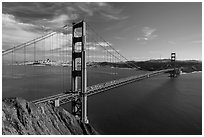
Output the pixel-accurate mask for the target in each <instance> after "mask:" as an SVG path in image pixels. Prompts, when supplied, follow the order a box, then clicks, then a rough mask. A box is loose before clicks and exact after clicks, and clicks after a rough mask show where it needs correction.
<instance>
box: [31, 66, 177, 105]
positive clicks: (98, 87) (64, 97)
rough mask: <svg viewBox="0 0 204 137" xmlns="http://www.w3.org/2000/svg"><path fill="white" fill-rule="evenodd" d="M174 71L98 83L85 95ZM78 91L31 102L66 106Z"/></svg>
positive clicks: (154, 72) (156, 72) (169, 70)
mask: <svg viewBox="0 0 204 137" xmlns="http://www.w3.org/2000/svg"><path fill="white" fill-rule="evenodd" d="M173 70H174V69H165V70H159V71H153V72H149V73H146V74H142V75H136V76H131V77H127V78H121V79H117V80H112V81H108V82H104V83H100V84H96V85H93V86H89V87H87V94H88V96H91V95H95V94H97V93H101V92H104V91H107V90H110V89H113V88H116V87H119V86H122V85H126V84H129V83H132V82H135V81H139V80H143V79H147V78H150V77H153V76H157V75H159V74H163V73H167V72H171V71H173ZM79 93H80V90H79V91H76V93H73V92H68V93H60V94H57V95H53V96H48V97H45V98H41V99H37V100H34V101H32V103H34V104H40V103H54V102H55V101H56V100H59V104H60V105H62V104H66V103H68V102H71V101H72V100H74V99H75V98H77V97H79Z"/></svg>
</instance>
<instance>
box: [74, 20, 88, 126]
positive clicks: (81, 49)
mask: <svg viewBox="0 0 204 137" xmlns="http://www.w3.org/2000/svg"><path fill="white" fill-rule="evenodd" d="M79 29H80V30H81V36H75V34H76V31H77V32H78V31H79ZM85 45H86V23H85V22H84V21H81V22H79V23H76V24H74V23H73V30H72V78H71V82H72V92H73V93H74V92H76V93H78V94H79V97H76V98H75V100H74V101H72V114H73V115H74V116H75V117H76V118H79V119H80V120H81V122H83V123H88V118H87V70H86V49H85ZM78 61H79V62H80V66H78V65H79V64H78V63H79V62H78ZM79 81H80V83H78V82H79ZM79 86H80V87H79Z"/></svg>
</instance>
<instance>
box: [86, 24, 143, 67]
mask: <svg viewBox="0 0 204 137" xmlns="http://www.w3.org/2000/svg"><path fill="white" fill-rule="evenodd" d="M87 26H89V28H90V29H91V30H92V31H93V32H94V33H95V34H96V35H97V36H98V37H99V38H101V39H102V40H103V41H104V42H105V43H106V44H107V45H108V46H109V47H110V48H111V49H112V50H115V48H113V46H112V45H110V44H109V43H108V42H107V41H106V40H105V39H104V38H103V37H102V36H100V35H99V34H98V33H97V32H96V31H95V29H94V28H93V27H91V26H90V25H89V24H88V23H87ZM115 51H116V52H117V53H118V54H119V55H120V56H121V57H122V58H123V59H125V60H126V61H128V59H127V58H126V57H124V56H123V55H122V54H120V53H119V52H118V51H117V50H115ZM131 64H132V65H133V66H134V67H135V68H137V69H140V67H138V66H137V65H135V64H134V63H131ZM128 66H129V65H128ZM133 66H132V67H133Z"/></svg>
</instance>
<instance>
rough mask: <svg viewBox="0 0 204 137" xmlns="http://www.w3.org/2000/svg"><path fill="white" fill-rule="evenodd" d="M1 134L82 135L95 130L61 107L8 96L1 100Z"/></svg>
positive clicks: (94, 132)
mask: <svg viewBox="0 0 204 137" xmlns="http://www.w3.org/2000/svg"><path fill="white" fill-rule="evenodd" d="M2 134H6V135H9V134H20V135H22V134H23V135H30V134H31V135H43V134H44V135H56V134H59V135H83V134H97V132H96V131H95V130H94V129H93V128H92V127H91V126H90V125H89V124H83V123H80V122H78V121H77V120H76V118H75V117H74V116H73V115H71V114H70V113H69V112H67V111H66V110H64V109H63V108H61V107H57V108H56V107H54V106H52V105H50V104H40V105H34V104H32V103H30V102H28V101H26V100H24V99H20V98H10V99H3V102H2Z"/></svg>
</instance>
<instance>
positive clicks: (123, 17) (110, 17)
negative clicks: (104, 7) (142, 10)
mask: <svg viewBox="0 0 204 137" xmlns="http://www.w3.org/2000/svg"><path fill="white" fill-rule="evenodd" d="M101 15H103V16H104V17H106V18H107V19H110V20H125V19H127V18H128V16H121V15H112V14H107V13H101Z"/></svg>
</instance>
